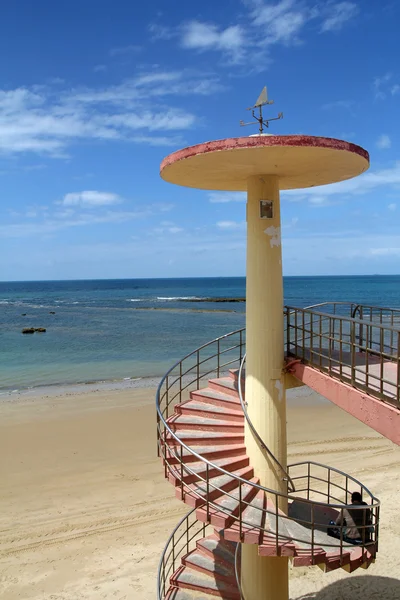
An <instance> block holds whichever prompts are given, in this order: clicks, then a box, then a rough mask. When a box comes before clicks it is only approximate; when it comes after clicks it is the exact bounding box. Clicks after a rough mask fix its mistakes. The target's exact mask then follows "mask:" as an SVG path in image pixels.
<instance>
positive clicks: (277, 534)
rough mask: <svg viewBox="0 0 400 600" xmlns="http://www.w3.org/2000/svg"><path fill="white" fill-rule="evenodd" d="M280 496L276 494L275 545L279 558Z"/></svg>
mask: <svg viewBox="0 0 400 600" xmlns="http://www.w3.org/2000/svg"><path fill="white" fill-rule="evenodd" d="M278 502H279V500H278V494H275V544H276V555H277V556H279V511H278Z"/></svg>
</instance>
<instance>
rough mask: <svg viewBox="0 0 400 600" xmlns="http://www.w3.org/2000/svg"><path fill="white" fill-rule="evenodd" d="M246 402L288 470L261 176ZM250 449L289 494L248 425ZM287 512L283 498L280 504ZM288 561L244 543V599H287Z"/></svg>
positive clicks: (273, 246) (273, 265) (273, 215)
mask: <svg viewBox="0 0 400 600" xmlns="http://www.w3.org/2000/svg"><path fill="white" fill-rule="evenodd" d="M246 277H247V282H246V287H247V290H246V303H247V306H246V352H247V360H246V402H247V404H248V412H249V416H250V418H251V420H252V422H253V425H254V426H255V428H256V429H257V431H258V433H259V434H260V436H261V438H262V439H263V440H264V442H265V444H266V445H267V446H268V447H269V448H270V450H271V451H272V452H273V454H274V455H275V456H276V458H277V459H278V460H279V462H280V463H281V464H282V465H283V467H284V468H286V398H285V385H284V378H283V375H282V367H283V361H284V347H283V280H282V251H281V223H280V205H279V181H278V177H276V176H269V175H257V176H252V177H250V178H249V179H248V187H247V274H246ZM245 439H246V449H247V453H248V455H249V457H250V462H251V464H252V465H253V467H254V473H255V475H256V476H257V477H259V478H260V481H261V484H262V485H264V486H266V487H268V488H270V489H272V490H277V491H282V492H286V489H287V483H286V482H285V481H284V480H283V477H284V475H283V473H282V471H281V469H280V468H279V467H278V466H277V465H276V463H275V462H274V461H272V460H271V459H270V458H267V457H266V455H265V453H263V452H262V451H261V449H260V448H259V444H258V443H257V441H256V440H255V439H254V437H253V434H252V432H251V430H250V429H249V427H248V425H247V424H246V427H245ZM271 500H273V501H274V502H275V497H274V496H271ZM278 506H279V508H280V509H282V510H284V511H286V510H287V506H286V502H285V500H284V499H280V500H279V502H278ZM288 587H289V586H288V559H287V558H266V557H259V556H258V554H257V546H251V545H247V544H243V545H242V588H243V592H244V594H245V598H246V600H261V599H262V600H287V599H288V597H289V590H288Z"/></svg>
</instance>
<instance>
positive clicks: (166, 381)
mask: <svg viewBox="0 0 400 600" xmlns="http://www.w3.org/2000/svg"><path fill="white" fill-rule="evenodd" d="M168 392H169V385H168V375H167V376H166V378H165V399H166V403H167V406H166V411H165V416H166V417H167V419H168V417H169V411H168V409H169V397H168Z"/></svg>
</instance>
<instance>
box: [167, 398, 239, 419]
mask: <svg viewBox="0 0 400 600" xmlns="http://www.w3.org/2000/svg"><path fill="white" fill-rule="evenodd" d="M235 408H236V410H233V409H232V408H228V407H225V406H215V405H214V404H207V403H206V402H199V401H196V400H187V401H186V402H183V403H182V404H179V405H178V406H177V407H176V408H175V412H176V413H178V414H179V415H186V416H192V415H193V416H195V417H196V416H199V417H205V418H208V419H221V418H223V419H224V420H225V421H232V422H234V423H243V419H244V415H243V411H242V409H241V406H240V405H238V406H237V407H235Z"/></svg>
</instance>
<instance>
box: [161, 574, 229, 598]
mask: <svg viewBox="0 0 400 600" xmlns="http://www.w3.org/2000/svg"><path fill="white" fill-rule="evenodd" d="M171 584H172V585H174V586H176V587H179V588H180V589H189V590H197V591H199V592H204V593H206V594H210V595H211V596H215V597H217V598H223V599H224V600H240V594H239V591H238V589H237V586H236V584H233V583H228V582H225V581H220V580H216V579H215V578H214V577H210V576H208V575H205V574H204V573H198V572H196V571H193V570H192V569H188V568H185V567H184V566H182V567H180V568H179V569H178V570H177V571H176V572H175V573H174V574H173V576H172V577H171Z"/></svg>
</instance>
